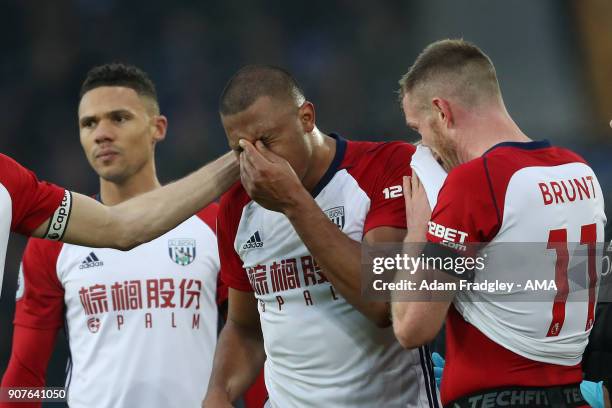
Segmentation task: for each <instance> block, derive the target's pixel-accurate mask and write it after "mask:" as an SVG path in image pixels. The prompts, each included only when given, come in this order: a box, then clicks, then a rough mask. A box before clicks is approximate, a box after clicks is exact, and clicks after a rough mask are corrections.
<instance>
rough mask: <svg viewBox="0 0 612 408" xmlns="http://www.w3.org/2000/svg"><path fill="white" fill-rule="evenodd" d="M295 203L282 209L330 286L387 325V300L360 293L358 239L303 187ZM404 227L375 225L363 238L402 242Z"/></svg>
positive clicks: (382, 324)
mask: <svg viewBox="0 0 612 408" xmlns="http://www.w3.org/2000/svg"><path fill="white" fill-rule="evenodd" d="M304 193H306V194H304V195H303V196H302V197H301V198H300V199H298V200H296V204H295V205H294V206H291V207H290V209H289V210H288V211H287V212H286V213H285V214H286V215H287V218H289V220H290V221H291V224H292V225H293V228H295V231H296V232H297V233H298V235H299V236H300V238H301V239H302V241H303V242H304V244H305V245H306V246H307V247H308V250H309V251H310V253H311V254H312V255H313V257H314V258H315V259H316V260H317V263H318V264H319V266H321V269H322V270H323V271H324V272H325V276H326V277H327V279H328V280H329V281H330V282H331V284H332V285H333V287H334V288H335V289H336V290H338V292H340V293H341V294H342V296H344V298H345V299H346V300H347V302H349V303H350V304H351V305H353V307H355V308H356V309H357V310H359V311H360V312H361V313H363V314H364V315H365V316H366V317H367V318H368V319H370V320H371V321H373V322H374V323H375V324H376V325H377V326H379V327H387V326H389V325H390V324H391V321H390V320H389V312H390V310H389V304H388V303H385V302H372V301H368V300H366V299H364V298H363V297H362V296H361V243H360V242H357V241H355V240H352V239H351V238H349V237H348V236H346V235H345V234H344V233H343V232H342V231H340V230H339V229H338V226H336V225H335V224H334V223H332V222H331V221H330V220H329V218H328V217H327V216H326V215H325V214H324V213H323V212H322V211H321V209H320V208H319V206H318V205H317V203H316V202H315V201H314V200H313V198H312V196H310V194H308V193H307V192H306V191H305V190H304ZM405 234H406V230H404V229H399V228H391V227H378V228H374V229H372V230H370V231H368V232H367V233H366V235H365V236H364V241H365V242H367V243H368V244H374V243H377V242H401V241H402V239H403V237H404V235H405Z"/></svg>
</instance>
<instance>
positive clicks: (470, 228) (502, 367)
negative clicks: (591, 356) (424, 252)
mask: <svg viewBox="0 0 612 408" xmlns="http://www.w3.org/2000/svg"><path fill="white" fill-rule="evenodd" d="M605 222H606V218H605V215H604V202H603V194H602V191H601V187H600V186H599V183H598V181H597V177H596V176H595V174H594V173H593V170H592V169H591V168H590V167H589V166H588V165H587V164H586V163H585V161H584V160H583V159H582V158H581V157H579V156H578V155H577V154H575V153H573V152H571V151H569V150H566V149H562V148H558V147H552V146H551V145H550V144H549V143H548V142H546V141H544V142H529V143H515V142H506V143H501V144H498V145H496V146H494V147H493V148H491V149H490V150H489V151H487V152H486V153H485V154H484V155H483V156H482V157H480V158H478V159H475V160H472V161H470V162H468V163H465V164H463V165H461V166H458V167H457V168H455V169H453V170H452V171H451V172H450V173H449V175H448V178H447V179H446V181H445V183H444V185H443V187H442V189H441V190H440V193H439V196H438V201H437V205H436V206H435V208H434V210H433V213H432V217H431V221H430V224H429V232H428V236H427V238H428V240H429V241H431V242H436V243H443V244H445V245H447V246H448V244H449V243H453V244H461V245H464V244H469V243H482V244H483V245H485V250H484V252H486V254H487V261H486V267H485V269H484V270H481V271H477V272H476V274H475V278H474V281H475V282H476V283H481V282H484V281H490V282H494V281H499V282H509V281H513V279H516V280H517V282H516V283H518V279H520V278H518V276H525V275H524V272H530V271H531V272H532V273H533V278H534V279H543V278H545V279H547V280H548V281H549V282H550V281H554V282H555V283H556V290H546V291H545V290H542V291H540V292H538V293H537V295H535V296H537V298H536V297H534V296H533V295H532V296H531V297H530V298H529V294H528V292H529V291H532V290H533V288H529V287H528V286H527V285H522V287H520V288H519V287H516V288H514V289H513V290H511V291H509V292H505V291H494V292H490V291H482V290H463V291H460V292H458V294H457V296H456V298H455V301H454V303H453V306H451V309H450V312H449V316H448V319H447V326H446V327H447V336H446V341H447V359H446V366H445V369H444V377H443V382H442V400H443V402H444V403H445V404H446V403H448V402H450V401H453V400H455V399H457V398H460V397H462V396H466V395H469V394H471V393H473V392H476V391H479V390H485V389H487V388H495V387H503V386H512V385H521V386H553V385H563V384H571V383H579V382H580V381H581V379H582V373H581V369H580V360H581V357H582V353H583V351H584V348H585V347H586V344H587V341H588V335H589V332H590V329H591V326H592V324H593V318H594V305H595V302H596V293H597V285H598V282H599V276H600V273H601V271H600V269H599V268H600V265H601V262H600V261H598V260H597V257H600V256H601V253H600V252H601V251H600V249H597V248H596V247H597V245H596V244H597V243H601V242H603V238H604V235H603V230H604V225H605ZM519 243H523V244H522V246H521V244H519ZM528 243H534V244H531V245H530V246H532V247H537V248H540V247H541V249H538V250H537V251H536V250H530V249H529V246H528V245H526V244H528ZM568 246H569V247H570V248H569V250H568ZM580 246H581V248H582V249H583V251H582V252H583V253H587V250H588V253H589V260H588V262H586V261H584V258H586V257H583V264H582V266H580V265H578V268H575V269H574V270H576V271H578V273H579V274H580V275H582V278H581V279H582V281H584V282H586V288H587V289H585V290H584V291H582V294H580V293H578V292H577V291H572V292H569V293H568V292H567V291H566V292H565V297H564V296H563V293H562V292H563V291H564V289H563V288H564V287H566V288H567V287H568V272H567V271H568V269H567V267H568V264H569V265H572V262H573V260H572V256H571V254H572V253H573V251H572V248H574V249H575V248H578V247H580ZM455 247H456V246H455ZM517 251H518V252H517ZM521 251H522V252H521ZM563 254H565V255H563ZM568 254H570V255H568ZM564 261H565V265H564ZM521 274H523V275H521ZM549 289H550V288H549ZM585 292H586V294H585ZM580 296H582V297H580ZM526 299H530V301H528V300H526ZM555 299H556V300H555ZM491 373H494V375H491Z"/></svg>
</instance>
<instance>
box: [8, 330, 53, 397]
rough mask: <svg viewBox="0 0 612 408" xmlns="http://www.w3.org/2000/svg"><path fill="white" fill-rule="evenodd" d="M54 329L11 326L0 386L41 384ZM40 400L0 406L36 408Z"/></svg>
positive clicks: (50, 350) (51, 349) (51, 346)
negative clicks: (6, 359) (11, 332)
mask: <svg viewBox="0 0 612 408" xmlns="http://www.w3.org/2000/svg"><path fill="white" fill-rule="evenodd" d="M57 332H58V329H32V328H29V327H23V326H18V325H16V326H15V330H14V332H13V348H12V350H11V359H10V360H9V364H8V367H7V368H6V371H5V372H4V376H3V377H2V387H3V388H9V387H13V388H15V387H44V386H45V384H46V374H47V366H48V365H49V359H50V358H51V354H52V353H53V348H54V345H55V339H56V337H57ZM40 406H41V403H40V402H18V403H9V402H2V403H0V408H39V407H40Z"/></svg>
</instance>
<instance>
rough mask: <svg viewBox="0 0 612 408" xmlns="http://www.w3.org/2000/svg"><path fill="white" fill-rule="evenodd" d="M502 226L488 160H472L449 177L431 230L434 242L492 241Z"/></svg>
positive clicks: (442, 191) (432, 218) (442, 190)
mask: <svg viewBox="0 0 612 408" xmlns="http://www.w3.org/2000/svg"><path fill="white" fill-rule="evenodd" d="M500 226H501V219H500V214H499V209H498V208H497V205H496V201H495V200H494V198H493V189H492V185H491V183H490V177H489V175H488V174H487V168H486V161H485V160H484V159H483V158H479V159H475V160H472V161H471V162H468V163H466V164H464V165H462V166H459V167H457V168H455V169H453V170H452V171H451V172H450V173H449V174H448V177H447V178H446V180H445V182H444V185H443V186H442V189H441V190H440V193H439V194H438V202H437V204H436V207H435V208H434V209H433V212H432V214H431V221H429V227H428V231H427V240H428V241H430V242H435V243H440V242H443V241H444V242H454V243H459V244H464V243H476V242H479V243H482V242H489V241H490V240H491V239H493V237H494V236H495V234H497V231H498V230H499V227H500Z"/></svg>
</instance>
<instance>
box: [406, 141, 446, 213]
mask: <svg viewBox="0 0 612 408" xmlns="http://www.w3.org/2000/svg"><path fill="white" fill-rule="evenodd" d="M410 167H412V171H414V172H415V173H416V175H417V176H418V177H419V180H421V183H423V187H425V192H426V193H427V199H428V200H429V205H430V206H431V208H434V207H435V206H436V203H437V202H438V193H439V192H440V189H441V188H442V184H444V180H446V176H447V173H446V171H444V168H442V166H440V164H439V163H438V162H437V161H436V159H435V158H434V156H433V154H432V153H431V150H430V149H429V147H427V146H423V145H419V146H417V149H416V152H415V153H414V154H413V155H412V160H411V162H410Z"/></svg>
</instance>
